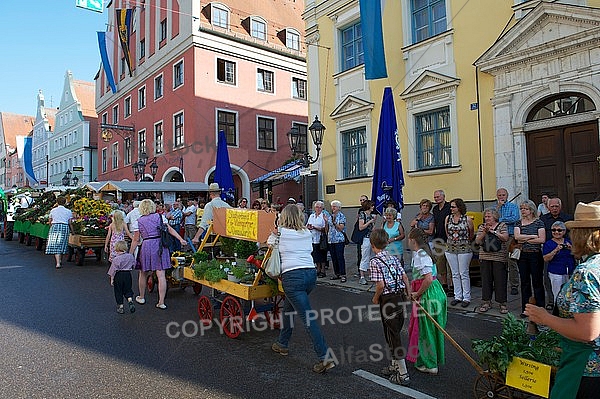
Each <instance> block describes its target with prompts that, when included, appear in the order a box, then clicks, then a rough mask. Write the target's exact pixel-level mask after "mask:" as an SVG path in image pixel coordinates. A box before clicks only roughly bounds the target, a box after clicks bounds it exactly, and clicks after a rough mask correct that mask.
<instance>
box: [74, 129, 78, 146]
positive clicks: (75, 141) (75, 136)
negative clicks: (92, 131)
mask: <svg viewBox="0 0 600 399" xmlns="http://www.w3.org/2000/svg"><path fill="white" fill-rule="evenodd" d="M77 136H78V134H77V130H74V131H73V143H77Z"/></svg>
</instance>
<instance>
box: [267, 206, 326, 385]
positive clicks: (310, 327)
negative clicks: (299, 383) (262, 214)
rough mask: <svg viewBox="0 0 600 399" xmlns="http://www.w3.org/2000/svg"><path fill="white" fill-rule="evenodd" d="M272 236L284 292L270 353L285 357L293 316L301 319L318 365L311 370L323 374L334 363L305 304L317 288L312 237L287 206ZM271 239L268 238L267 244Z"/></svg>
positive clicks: (297, 214) (296, 212)
mask: <svg viewBox="0 0 600 399" xmlns="http://www.w3.org/2000/svg"><path fill="white" fill-rule="evenodd" d="M278 226H279V227H278V228H277V229H276V234H278V235H279V254H280V256H281V285H282V286H283V290H284V292H285V302H284V305H283V311H282V314H281V316H282V317H281V319H282V327H281V331H280V332H279V338H278V339H277V341H276V342H275V343H273V345H272V346H271V349H272V350H273V351H274V352H276V353H279V354H281V355H282V356H287V355H288V354H289V349H288V345H289V342H290V338H291V337H292V331H293V326H294V318H293V317H294V312H296V313H297V314H298V316H299V317H300V319H302V324H303V325H304V328H305V329H306V331H307V332H308V334H309V335H310V338H311V340H312V343H313V348H314V350H315V352H316V353H317V356H318V357H319V362H318V363H317V364H315V365H314V366H313V371H314V372H315V373H323V372H325V371H327V370H329V369H331V368H333V367H335V363H334V361H333V360H331V359H329V358H328V352H329V347H328V346H327V343H326V342H325V338H324V337H323V334H322V333H321V328H320V327H319V322H317V321H316V320H314V318H312V316H314V315H313V313H314V311H313V310H312V307H311V305H310V301H309V300H308V295H309V294H310V293H311V292H312V290H313V289H314V288H315V286H316V284H317V271H316V269H315V265H314V264H313V260H312V257H311V252H312V249H313V246H312V235H311V232H310V231H309V230H308V229H307V228H306V227H305V226H304V218H303V217H302V214H301V213H300V209H298V207H297V206H296V205H295V204H289V205H287V206H286V207H285V208H283V210H282V211H281V215H279V224H278ZM274 242H275V238H274V237H273V235H271V238H269V242H268V243H269V244H271V245H272V244H273V243H274Z"/></svg>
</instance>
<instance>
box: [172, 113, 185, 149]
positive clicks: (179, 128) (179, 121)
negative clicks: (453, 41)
mask: <svg viewBox="0 0 600 399" xmlns="http://www.w3.org/2000/svg"><path fill="white" fill-rule="evenodd" d="M173 133H174V140H173V142H174V147H175V148H177V147H180V146H182V145H183V112H180V113H178V114H176V115H175V116H173Z"/></svg>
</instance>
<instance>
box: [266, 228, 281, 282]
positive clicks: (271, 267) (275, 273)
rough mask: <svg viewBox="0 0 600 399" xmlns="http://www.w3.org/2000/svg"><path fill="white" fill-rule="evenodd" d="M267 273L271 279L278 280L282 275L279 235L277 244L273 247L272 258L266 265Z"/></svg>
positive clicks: (276, 239)
mask: <svg viewBox="0 0 600 399" xmlns="http://www.w3.org/2000/svg"><path fill="white" fill-rule="evenodd" d="M264 270H265V273H267V275H268V276H269V277H272V278H277V277H279V276H280V275H281V255H280V254H279V234H277V237H276V238H275V242H274V243H273V245H272V246H271V256H270V257H269V259H267V260H266V263H265V265H264Z"/></svg>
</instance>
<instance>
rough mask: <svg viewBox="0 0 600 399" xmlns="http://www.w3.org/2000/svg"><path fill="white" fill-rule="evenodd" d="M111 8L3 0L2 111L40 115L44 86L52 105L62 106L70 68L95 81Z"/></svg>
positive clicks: (53, 0)
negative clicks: (100, 36) (101, 38)
mask: <svg viewBox="0 0 600 399" xmlns="http://www.w3.org/2000/svg"><path fill="white" fill-rule="evenodd" d="M106 3H107V1H106V0H105V1H104V4H105V5H106ZM106 13H107V11H106V10H104V12H103V13H102V14H101V13H98V12H94V11H88V10H85V9H82V8H78V7H76V6H75V0H50V1H48V0H46V1H41V0H0V37H1V38H2V40H0V112H9V113H15V114H22V115H31V116H35V115H36V112H37V109H36V107H37V94H38V91H39V90H40V89H41V90H42V92H43V94H44V97H45V100H46V107H52V108H57V107H58V106H59V105H60V97H61V93H62V90H63V83H64V79H65V73H66V71H67V70H70V71H71V72H72V73H73V77H74V78H75V79H77V80H83V81H87V82H93V81H94V76H96V73H97V72H98V69H99V67H100V62H101V61H100V53H99V51H98V39H97V36H96V31H105V30H106V21H107V14H106Z"/></svg>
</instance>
